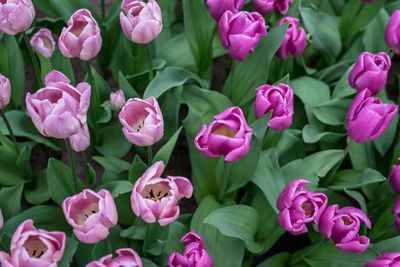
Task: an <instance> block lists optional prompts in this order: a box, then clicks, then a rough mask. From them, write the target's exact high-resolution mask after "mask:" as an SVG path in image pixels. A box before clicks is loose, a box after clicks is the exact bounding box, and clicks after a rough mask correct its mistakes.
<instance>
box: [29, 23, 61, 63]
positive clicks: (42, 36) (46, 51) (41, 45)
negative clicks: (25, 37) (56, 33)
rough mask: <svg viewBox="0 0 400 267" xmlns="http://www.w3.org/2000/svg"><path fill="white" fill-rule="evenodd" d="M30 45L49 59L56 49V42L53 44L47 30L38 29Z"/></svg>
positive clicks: (51, 36)
mask: <svg viewBox="0 0 400 267" xmlns="http://www.w3.org/2000/svg"><path fill="white" fill-rule="evenodd" d="M30 43H31V46H33V47H34V48H36V50H37V51H38V52H39V53H40V54H42V55H43V56H44V57H46V58H50V57H51V55H53V52H54V49H55V48H56V42H54V39H53V35H52V34H51V31H50V30H49V29H40V30H39V31H38V32H37V33H35V35H33V36H32V38H31V41H30Z"/></svg>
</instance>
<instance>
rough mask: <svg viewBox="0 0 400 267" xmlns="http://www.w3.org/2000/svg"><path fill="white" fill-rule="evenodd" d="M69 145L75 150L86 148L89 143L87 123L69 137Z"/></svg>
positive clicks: (79, 150)
mask: <svg viewBox="0 0 400 267" xmlns="http://www.w3.org/2000/svg"><path fill="white" fill-rule="evenodd" d="M69 141H70V142H71V147H72V149H73V150H74V151H76V152H81V151H84V150H86V148H88V147H89V145H90V134H89V128H88V125H87V123H85V125H84V126H83V128H81V130H80V132H79V133H77V134H75V135H73V136H71V137H70V138H69Z"/></svg>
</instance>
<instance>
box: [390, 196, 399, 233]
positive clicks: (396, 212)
mask: <svg viewBox="0 0 400 267" xmlns="http://www.w3.org/2000/svg"><path fill="white" fill-rule="evenodd" d="M392 211H393V214H394V216H395V217H394V224H395V226H396V229H397V230H399V231H400V198H398V199H397V200H396V202H395V203H394V205H393V209H392Z"/></svg>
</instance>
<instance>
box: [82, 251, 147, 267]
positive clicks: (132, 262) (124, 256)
mask: <svg viewBox="0 0 400 267" xmlns="http://www.w3.org/2000/svg"><path fill="white" fill-rule="evenodd" d="M116 252H117V254H118V257H116V258H115V259H112V257H113V255H112V254H110V255H107V256H104V257H102V258H101V259H99V260H98V261H92V262H91V263H89V264H87V265H86V267H118V266H127V267H128V266H129V267H142V260H141V259H140V257H139V255H138V254H137V253H136V251H134V250H133V249H131V248H121V249H118V250H117V251H116Z"/></svg>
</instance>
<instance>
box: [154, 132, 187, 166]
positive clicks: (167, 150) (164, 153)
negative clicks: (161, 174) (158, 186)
mask: <svg viewBox="0 0 400 267" xmlns="http://www.w3.org/2000/svg"><path fill="white" fill-rule="evenodd" d="M181 131H182V126H181V127H179V129H178V130H177V131H176V132H175V134H174V135H173V136H172V137H171V139H169V140H168V142H167V143H166V144H165V145H163V147H162V148H160V150H159V151H158V152H157V154H156V155H155V156H154V159H153V163H155V162H157V161H160V160H161V161H163V162H164V166H167V165H168V161H169V159H170V157H171V154H172V151H173V150H174V148H175V144H176V141H177V140H178V137H179V134H180V133H181Z"/></svg>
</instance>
